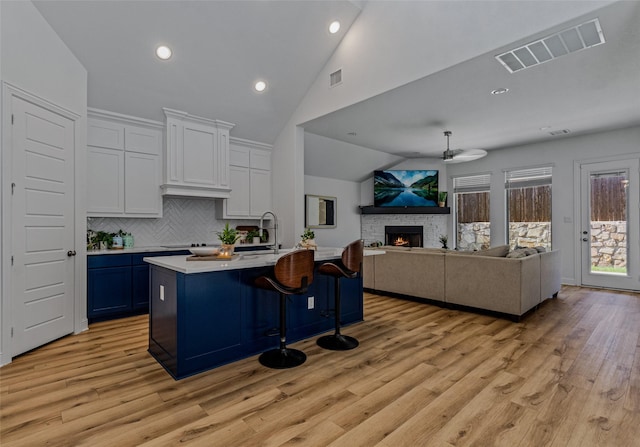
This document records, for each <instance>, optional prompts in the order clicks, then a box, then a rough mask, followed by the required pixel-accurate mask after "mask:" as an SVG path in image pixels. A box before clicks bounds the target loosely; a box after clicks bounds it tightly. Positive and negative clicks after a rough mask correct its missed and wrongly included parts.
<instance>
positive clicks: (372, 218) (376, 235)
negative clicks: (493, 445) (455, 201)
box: [360, 214, 449, 247]
mask: <svg viewBox="0 0 640 447" xmlns="http://www.w3.org/2000/svg"><path fill="white" fill-rule="evenodd" d="M448 218H449V216H448V215H446V214H363V215H361V217H360V226H361V227H360V231H361V234H362V239H364V243H365V245H371V244H380V245H384V243H385V239H386V238H385V227H387V226H394V225H395V226H412V225H415V226H420V227H421V228H422V246H423V247H440V245H441V244H440V242H439V241H438V238H439V237H440V236H441V235H443V234H447V223H448Z"/></svg>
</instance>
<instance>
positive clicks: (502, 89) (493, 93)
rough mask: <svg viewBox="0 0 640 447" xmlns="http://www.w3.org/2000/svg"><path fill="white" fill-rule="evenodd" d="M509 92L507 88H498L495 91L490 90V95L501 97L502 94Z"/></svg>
mask: <svg viewBox="0 0 640 447" xmlns="http://www.w3.org/2000/svg"><path fill="white" fill-rule="evenodd" d="M508 91H509V89H508V88H504V87H500V88H497V89H495V90H491V94H492V95H502V94H503V93H507V92H508Z"/></svg>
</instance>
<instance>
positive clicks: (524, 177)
mask: <svg viewBox="0 0 640 447" xmlns="http://www.w3.org/2000/svg"><path fill="white" fill-rule="evenodd" d="M551 171H552V168H551V166H542V167H538V168H528V169H518V170H513V171H505V173H504V187H505V188H506V189H514V188H527V187H530V186H543V185H550V184H551Z"/></svg>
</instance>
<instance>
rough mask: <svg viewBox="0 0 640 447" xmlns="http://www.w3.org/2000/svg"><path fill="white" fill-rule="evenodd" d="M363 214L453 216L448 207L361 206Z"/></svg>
mask: <svg viewBox="0 0 640 447" xmlns="http://www.w3.org/2000/svg"><path fill="white" fill-rule="evenodd" d="M360 213H361V214H451V208H449V207H448V206H413V207H407V206H361V207H360Z"/></svg>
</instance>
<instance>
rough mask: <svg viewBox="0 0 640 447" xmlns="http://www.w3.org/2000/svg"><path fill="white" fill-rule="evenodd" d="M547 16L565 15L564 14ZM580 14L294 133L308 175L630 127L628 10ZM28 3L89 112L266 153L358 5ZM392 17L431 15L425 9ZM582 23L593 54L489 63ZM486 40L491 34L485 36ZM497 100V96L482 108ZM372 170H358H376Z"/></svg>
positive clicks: (355, 171)
mask: <svg viewBox="0 0 640 447" xmlns="http://www.w3.org/2000/svg"><path fill="white" fill-rule="evenodd" d="M373 1H377V0H371V1H370V2H369V3H372V2H373ZM439 3H442V4H444V3H446V4H447V5H446V6H447V7H448V8H452V7H453V8H459V14H460V16H461V17H462V16H464V15H468V14H469V11H470V8H469V5H470V4H471V3H473V4H474V5H478V3H482V0H480V1H479V2H471V3H469V2H464V1H459V2H450V1H449V2H439ZM484 3H486V4H488V3H492V4H495V3H496V2H495V1H491V2H489V1H486V2H484ZM503 3H504V4H505V5H507V4H509V6H510V7H513V3H511V2H503ZM526 3H527V4H528V5H529V6H531V5H532V4H535V2H526ZM544 3H545V4H546V5H549V2H544ZM558 3H564V4H563V7H565V9H566V5H567V3H566V2H558ZM570 3H573V2H570ZM586 3H589V4H591V2H576V3H575V9H576V11H577V13H576V14H575V16H572V17H570V19H569V20H564V21H563V22H562V23H559V22H558V20H557V18H556V17H553V16H550V17H548V26H542V27H540V29H538V30H537V32H534V33H533V34H531V35H529V36H527V37H525V38H522V39H519V40H518V41H514V42H510V41H509V44H508V45H505V46H503V47H499V48H495V49H492V51H489V52H482V54H475V55H473V57H469V58H467V59H466V60H465V61H464V62H462V63H458V64H455V65H453V66H450V67H448V68H444V69H441V70H438V71H437V72H434V73H425V76H424V77H422V78H420V79H416V80H413V81H412V82H409V83H406V84H405V85H401V86H399V87H395V86H394V87H395V88H392V89H390V90H389V91H386V92H384V93H381V94H378V95H375V96H373V97H371V98H369V99H365V100H363V101H360V102H357V103H355V104H352V105H348V106H347V107H344V108H341V109H340V110H336V111H333V112H331V113H329V114H327V115H325V116H322V117H319V118H316V119H313V120H311V121H309V122H307V123H304V127H305V129H306V132H307V135H308V136H309V144H308V147H306V148H305V151H306V156H307V157H308V158H309V159H310V160H319V159H320V158H324V159H328V158H329V157H327V154H332V156H331V162H330V163H326V164H324V163H316V162H314V163H313V166H314V169H313V172H309V173H310V174H312V175H318V176H321V177H330V178H340V179H345V180H360V179H361V174H360V171H361V170H362V166H363V163H362V160H363V159H366V160H369V161H371V163H373V165H376V164H379V165H384V164H389V163H393V162H394V161H397V160H401V159H403V158H405V157H439V156H440V155H441V153H442V151H443V149H444V146H445V139H444V136H443V134H442V132H443V131H444V130H451V131H453V135H452V137H451V146H452V148H464V149H471V148H483V149H487V150H492V149H497V148H505V147H510V146H514V145H519V144H525V143H529V142H535V141H544V140H546V139H551V138H558V137H552V136H551V135H549V133H550V132H553V131H561V130H565V129H566V130H568V131H569V132H570V133H569V134H568V135H576V134H580V133H587V132H594V131H598V130H605V129H612V128H617V127H625V126H630V125H637V124H640V100H639V99H638V98H640V82H639V81H638V80H639V79H640V57H638V55H639V54H640V31H639V29H640V26H638V23H640V2H635V1H618V2H607V1H601V2H595V3H593V5H594V6H591V7H588V8H585V7H584V4H586ZM34 4H35V5H36V7H37V8H38V9H39V11H40V12H41V14H42V15H43V17H44V18H45V20H47V22H48V23H49V24H50V25H51V26H52V27H53V28H54V30H55V31H56V32H57V33H58V34H59V35H60V37H61V38H62V40H63V41H64V42H65V43H66V45H67V46H68V47H69V48H70V49H71V51H72V52H73V53H74V54H75V55H76V57H77V58H78V59H79V60H80V62H81V63H82V64H83V65H84V66H85V67H86V69H87V71H88V73H89V75H88V79H89V80H88V84H89V85H88V102H89V104H88V105H89V107H93V108H99V109H105V110H109V111H114V112H118V113H123V114H128V115H133V116H138V117H143V118H148V119H154V120H159V121H160V120H163V118H164V117H163V114H162V107H168V108H173V109H178V110H184V111H187V112H189V113H191V114H194V115H200V116H204V117H208V118H212V119H222V120H224V121H230V122H234V123H236V127H235V128H234V129H233V130H232V135H234V136H236V137H240V138H247V139H252V140H257V141H261V142H265V143H273V142H274V141H275V139H276V138H277V136H278V134H279V133H280V132H281V131H282V129H283V127H284V126H285V124H286V123H287V121H288V120H289V119H290V117H291V116H292V114H293V113H294V112H295V110H296V107H298V105H299V104H300V102H301V101H302V99H303V98H304V96H305V94H306V93H307V91H308V89H309V88H310V87H311V86H312V85H313V84H314V82H317V76H318V73H319V72H320V71H321V70H322V69H323V67H325V64H326V63H327V61H329V60H330V58H331V57H332V54H334V52H335V51H336V49H337V48H338V46H339V45H340V42H341V39H342V38H343V37H344V36H345V34H346V33H348V31H349V29H350V27H351V26H352V25H353V24H354V23H355V21H357V20H359V15H363V14H364V12H362V14H361V11H365V10H366V8H367V6H368V5H367V2H354V1H346V0H336V1H274V0H267V1H175V0H170V1H132V0H128V1H100V0H93V1H90V0H80V1H58V0H51V1H35V2H34ZM390 5H393V7H394V8H409V10H411V8H413V9H415V10H416V11H417V10H418V9H424V8H427V7H429V8H430V11H437V10H438V8H437V7H435V6H434V3H433V2H404V1H399V2H393V3H391V4H390ZM362 8H364V9H362ZM585 11H588V12H587V13H585ZM593 18H598V19H599V21H600V24H601V27H602V32H603V35H604V37H605V40H606V43H604V44H602V45H599V46H595V47H593V48H589V49H585V50H582V51H578V52H575V53H571V54H569V55H567V56H564V57H561V58H558V59H557V60H553V61H549V62H546V63H543V64H540V65H538V66H535V67H531V68H528V69H525V70H522V71H517V72H515V73H509V72H508V71H507V70H506V69H505V68H504V67H503V66H502V65H501V64H500V63H499V62H498V61H497V60H496V59H495V56H496V55H497V54H500V53H501V52H503V51H506V50H509V49H512V48H515V47H518V46H521V45H524V44H527V43H530V42H532V41H534V40H537V39H540V38H544V37H546V36H548V35H550V34H552V33H555V32H558V31H561V30H563V29H566V28H567V27H570V26H576V25H579V24H580V23H583V22H584V21H587V20H590V19H593ZM336 19H338V20H340V21H341V23H342V28H341V30H340V31H339V32H338V33H337V34H335V35H331V34H329V33H328V31H327V27H328V25H329V23H330V22H331V21H332V20H336ZM543 22H544V21H543ZM496 28H498V27H495V26H492V24H491V22H490V21H489V22H487V23H486V27H484V28H483V32H485V33H493V32H496V31H494V29H496ZM409 31H410V32H412V33H414V34H415V46H416V49H418V48H420V47H421V46H424V45H436V46H442V51H455V46H456V45H459V46H462V45H466V44H468V42H469V41H471V40H473V39H474V36H472V35H470V36H466V35H465V30H464V29H450V30H447V31H448V32H449V33H451V34H450V35H449V36H447V35H443V36H442V40H439V41H425V39H424V38H423V35H421V34H420V32H421V30H420V27H416V26H415V24H414V26H413V28H411V29H410V30H409ZM396 32H398V33H402V32H405V30H403V29H397V31H396ZM407 32H408V31H407ZM425 35H426V34H425ZM453 36H455V39H452V38H451V37H453ZM443 43H446V48H445V47H444V46H443ZM159 44H168V45H170V46H171V47H172V49H173V52H174V53H173V56H172V58H171V59H170V60H169V61H166V62H163V61H161V60H159V59H158V58H157V57H156V56H155V55H154V50H155V47H156V46H157V45H159ZM404 50H405V51H406V49H404ZM436 50H437V48H436V49H435V50H434V51H436ZM416 54H417V53H416ZM388 69H389V70H393V69H394V67H389V68H388ZM258 79H265V80H266V82H267V85H268V86H267V90H266V91H265V92H263V93H256V92H255V91H254V90H253V89H252V86H253V84H254V82H255V81H256V80H258ZM497 88H506V89H508V90H509V91H508V92H507V93H505V94H502V95H491V91H492V90H494V89H497ZM354 134H355V135H354ZM560 138H563V137H562V136H561V137H560ZM316 146H318V147H319V146H322V149H316V148H315V147H316ZM314 153H316V156H314ZM336 157H342V159H339V158H336ZM373 165H372V166H371V167H370V166H368V165H367V166H366V170H372V169H375V168H377V167H379V166H373Z"/></svg>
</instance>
